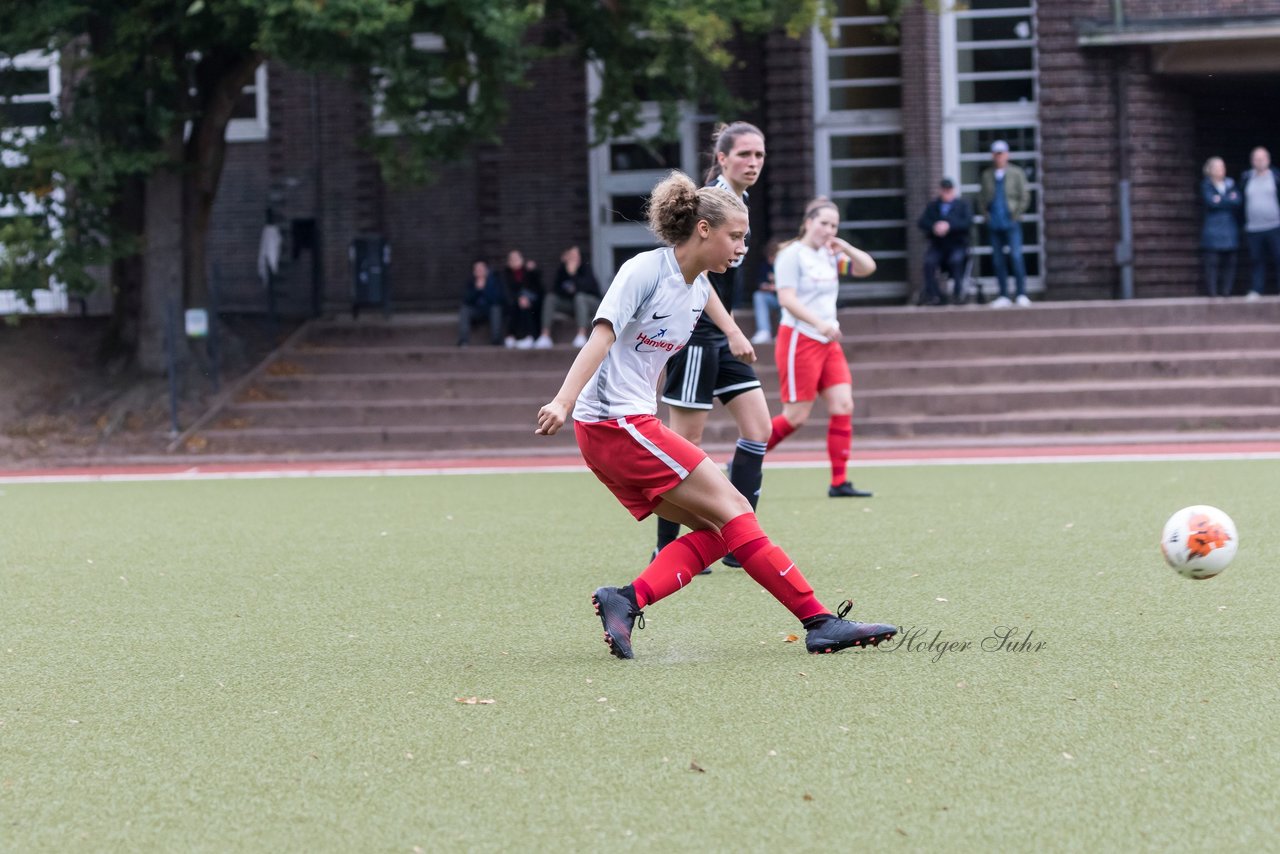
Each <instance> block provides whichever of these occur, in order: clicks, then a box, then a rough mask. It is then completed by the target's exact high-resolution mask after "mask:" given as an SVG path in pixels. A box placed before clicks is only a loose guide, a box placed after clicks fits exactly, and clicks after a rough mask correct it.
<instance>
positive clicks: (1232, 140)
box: [1177, 75, 1280, 179]
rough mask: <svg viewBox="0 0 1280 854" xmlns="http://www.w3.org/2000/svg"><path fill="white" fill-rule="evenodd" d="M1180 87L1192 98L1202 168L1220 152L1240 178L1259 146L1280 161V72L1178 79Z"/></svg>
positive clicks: (1234, 173)
mask: <svg viewBox="0 0 1280 854" xmlns="http://www.w3.org/2000/svg"><path fill="white" fill-rule="evenodd" d="M1177 85H1179V86H1180V87H1185V88H1186V90H1187V91H1188V92H1189V93H1190V95H1191V98H1192V109H1193V111H1194V114H1195V154H1196V158H1197V160H1196V166H1197V168H1199V167H1201V166H1203V165H1204V161H1205V160H1206V159H1207V158H1209V157H1213V156H1217V157H1221V158H1222V159H1223V160H1224V161H1226V164H1227V174H1228V175H1231V176H1234V177H1236V178H1239V177H1240V174H1241V173H1242V172H1244V171H1245V170H1246V169H1248V168H1249V153H1250V152H1251V151H1252V150H1253V149H1254V148H1255V147H1257V146H1259V145H1261V146H1262V147H1264V148H1266V149H1268V150H1269V151H1270V152H1271V159H1272V161H1273V162H1274V161H1275V160H1276V157H1277V153H1278V151H1277V150H1278V149H1280V110H1277V109H1276V108H1275V92H1276V88H1277V86H1280V75H1266V76H1256V77H1255V76H1243V75H1223V76H1218V75H1214V76H1212V77H1209V76H1205V77H1194V78H1177ZM1199 175H1200V173H1199V172H1197V173H1196V175H1195V177H1196V178H1197V179H1198V178H1199Z"/></svg>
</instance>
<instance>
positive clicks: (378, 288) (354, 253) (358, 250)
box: [347, 235, 391, 317]
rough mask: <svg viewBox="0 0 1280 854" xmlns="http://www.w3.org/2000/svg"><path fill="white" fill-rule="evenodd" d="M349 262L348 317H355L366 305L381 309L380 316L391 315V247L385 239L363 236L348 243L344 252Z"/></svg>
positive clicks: (376, 236)
mask: <svg viewBox="0 0 1280 854" xmlns="http://www.w3.org/2000/svg"><path fill="white" fill-rule="evenodd" d="M347 257H348V258H350V259H351V272H352V276H353V278H352V282H351V316H352V317H359V316H360V308H361V307H362V306H366V305H376V306H381V308H382V311H383V313H384V314H390V313H391V280H390V276H389V271H390V267H391V247H390V246H389V245H388V244H387V241H386V238H384V237H381V236H379V235H364V236H361V237H357V238H355V239H354V240H352V241H351V247H350V248H349V249H348V250H347Z"/></svg>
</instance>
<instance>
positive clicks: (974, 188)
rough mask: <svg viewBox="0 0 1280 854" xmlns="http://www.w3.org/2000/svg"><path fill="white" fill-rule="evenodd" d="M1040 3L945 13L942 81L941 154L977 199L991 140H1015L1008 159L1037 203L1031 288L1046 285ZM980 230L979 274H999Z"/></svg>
mask: <svg viewBox="0 0 1280 854" xmlns="http://www.w3.org/2000/svg"><path fill="white" fill-rule="evenodd" d="M1035 11H1036V10H1035V3H1034V2H1032V0H966V2H965V3H964V6H963V7H960V5H959V4H958V3H957V4H956V6H955V8H952V9H950V10H949V11H948V12H947V14H944V15H941V16H939V26H940V27H941V34H940V45H941V51H942V56H941V60H942V86H943V121H942V130H943V160H944V168H945V171H946V173H947V174H949V175H952V176H954V177H955V178H956V179H957V180H958V181H959V182H960V191H961V193H962V194H964V195H965V196H966V197H968V198H969V199H971V200H976V198H977V195H978V190H979V188H980V181H981V177H982V172H983V170H985V169H986V168H987V167H988V166H990V165H991V143H993V142H995V141H996V140H997V139H1002V140H1004V141H1005V142H1007V143H1008V144H1009V162H1011V163H1013V164H1016V165H1017V166H1020V167H1022V169H1023V170H1025V171H1026V173H1027V180H1028V183H1029V184H1030V188H1031V208H1030V209H1029V210H1028V211H1027V213H1026V214H1025V215H1024V216H1023V219H1022V238H1023V257H1024V258H1025V260H1026V264H1027V279H1028V287H1029V288H1030V289H1031V290H1033V291H1037V290H1042V289H1043V287H1044V282H1043V279H1042V278H1041V271H1042V270H1043V267H1044V236H1043V234H1042V224H1043V222H1044V217H1043V212H1042V210H1041V180H1042V178H1041V168H1040V144H1039V130H1040V119H1039V109H1038V106H1037V103H1036V102H1037V61H1038V60H1037V47H1036V33H1035ZM983 236H984V234H983V232H982V229H981V228H979V229H977V230H976V231H975V237H978V238H979V239H977V240H975V241H974V245H975V250H974V254H975V255H976V257H977V267H976V273H977V275H979V276H982V277H990V276H992V275H993V272H994V271H993V268H992V264H991V250H990V248H989V246H988V245H987V244H986V242H985V240H983V239H981V238H982V237H983Z"/></svg>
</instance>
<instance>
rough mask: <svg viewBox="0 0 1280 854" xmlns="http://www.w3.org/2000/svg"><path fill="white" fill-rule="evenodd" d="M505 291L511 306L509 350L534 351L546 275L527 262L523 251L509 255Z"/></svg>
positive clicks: (508, 310) (509, 315) (505, 273)
mask: <svg viewBox="0 0 1280 854" xmlns="http://www.w3.org/2000/svg"><path fill="white" fill-rule="evenodd" d="M502 290H503V294H504V296H505V298H506V303H507V323H508V327H507V338H506V345H507V347H508V348H512V347H514V348H515V349H517V350H531V349H533V333H535V332H537V331H538V321H539V319H540V318H539V311H540V310H541V308H542V295H543V292H542V271H541V270H539V269H538V267H537V265H536V264H534V263H533V262H532V261H526V260H525V257H524V253H522V252H521V251H520V250H519V249H512V250H511V251H510V252H508V253H507V266H505V267H503V268H502Z"/></svg>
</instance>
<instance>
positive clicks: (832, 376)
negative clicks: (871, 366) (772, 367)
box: [774, 326, 853, 403]
mask: <svg viewBox="0 0 1280 854" xmlns="http://www.w3.org/2000/svg"><path fill="white" fill-rule="evenodd" d="M774 356H775V358H776V359H777V360H778V383H779V384H780V385H781V386H782V402H783V403H795V402H796V401H799V400H814V399H815V398H817V396H818V395H819V394H820V393H822V392H823V391H826V390H827V389H829V388H831V387H832V386H833V385H840V384H842V383H845V384H848V385H852V384H853V377H851V376H850V375H849V362H848V361H847V360H846V359H845V357H844V349H843V348H842V347H841V346H840V343H839V342H838V341H828V342H827V343H825V344H823V343H822V342H821V341H815V340H814V339H812V338H810V337H809V336H808V335H802V334H801V333H799V332H797V331H796V330H795V328H794V327H791V326H779V327H778V344H777V347H776V348H775V349H774Z"/></svg>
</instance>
